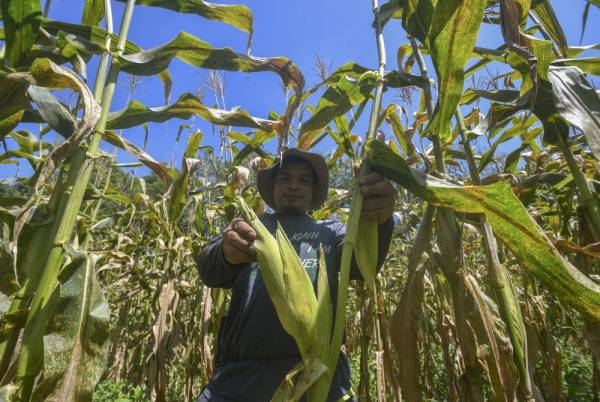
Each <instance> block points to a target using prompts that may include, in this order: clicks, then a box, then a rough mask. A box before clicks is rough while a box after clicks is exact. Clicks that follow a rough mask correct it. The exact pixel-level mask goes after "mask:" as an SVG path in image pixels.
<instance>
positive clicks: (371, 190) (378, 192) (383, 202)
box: [358, 172, 395, 223]
mask: <svg viewBox="0 0 600 402" xmlns="http://www.w3.org/2000/svg"><path fill="white" fill-rule="evenodd" d="M358 183H359V185H360V192H361V193H362V195H363V197H364V202H363V207H362V216H363V217H365V218H366V219H377V222H379V223H382V222H385V221H387V220H388V219H389V218H390V217H391V216H392V214H393V213H394V194H395V191H394V186H392V183H390V182H389V180H387V179H385V178H384V177H383V176H382V175H380V174H379V173H377V172H370V173H367V174H366V175H364V176H363V177H361V178H360V179H359V181H358Z"/></svg>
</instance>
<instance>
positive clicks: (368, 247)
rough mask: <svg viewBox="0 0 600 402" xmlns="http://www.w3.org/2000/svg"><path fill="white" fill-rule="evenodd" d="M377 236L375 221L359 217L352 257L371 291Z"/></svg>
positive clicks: (373, 282) (375, 266) (375, 267)
mask: <svg viewBox="0 0 600 402" xmlns="http://www.w3.org/2000/svg"><path fill="white" fill-rule="evenodd" d="M377 237H378V233H377V221H376V220H374V219H361V220H360V223H359V224H358V236H357V238H356V246H355V247H354V257H355V258H356V264H357V265H358V269H359V271H360V273H361V275H362V276H363V278H364V280H365V282H366V284H367V286H368V287H369V289H370V290H371V291H373V290H374V289H375V274H376V273H377V272H376V271H377V258H378V256H377V253H378V249H377V242H378V239H377Z"/></svg>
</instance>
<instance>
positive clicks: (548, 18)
mask: <svg viewBox="0 0 600 402" xmlns="http://www.w3.org/2000/svg"><path fill="white" fill-rule="evenodd" d="M531 11H532V12H533V14H534V15H535V16H536V17H537V18H538V20H539V21H540V23H541V24H542V26H543V27H544V30H545V31H546V32H547V33H548V35H550V37H551V38H552V40H553V41H554V43H556V44H557V46H558V48H559V49H560V50H561V52H562V54H563V55H564V56H566V55H567V54H568V53H569V44H568V43H567V37H566V36H565V33H564V31H563V29H562V27H561V26H560V22H559V21H558V18H557V16H556V13H555V12H554V8H552V4H551V3H550V0H534V1H533V2H532V4H531Z"/></svg>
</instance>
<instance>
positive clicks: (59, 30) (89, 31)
mask: <svg viewBox="0 0 600 402" xmlns="http://www.w3.org/2000/svg"><path fill="white" fill-rule="evenodd" d="M42 27H43V28H44V29H45V30H46V31H48V32H49V33H50V34H52V35H55V36H56V37H57V38H58V39H60V37H61V35H62V36H63V37H64V39H65V41H67V42H69V44H70V45H71V48H75V49H79V50H81V48H83V49H85V52H88V53H93V54H100V53H102V52H104V51H105V43H106V36H107V35H108V33H107V32H106V31H105V30H104V29H102V28H100V27H97V26H84V25H77V24H69V23H67V22H62V21H53V20H50V19H45V20H44V21H43V23H42ZM67 34H70V35H74V36H73V37H70V36H68V35H67ZM111 38H112V39H111V48H110V50H111V52H116V51H117V44H118V43H119V36H118V35H116V34H112V35H111ZM141 51H142V48H140V47H139V46H138V45H136V44H135V43H133V42H131V41H127V42H126V43H125V49H124V53H125V54H133V53H139V52H141ZM158 78H159V79H160V80H161V81H162V83H163V88H164V94H165V102H167V101H168V99H169V98H170V96H171V88H172V86H173V79H172V78H171V75H170V74H169V72H168V71H167V70H164V71H161V72H160V73H159V74H158Z"/></svg>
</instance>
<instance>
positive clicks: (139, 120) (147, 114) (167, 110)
mask: <svg viewBox="0 0 600 402" xmlns="http://www.w3.org/2000/svg"><path fill="white" fill-rule="evenodd" d="M192 116H198V117H200V118H202V119H204V120H206V121H209V122H211V123H214V124H219V125H226V126H237V127H252V128H258V129H261V130H264V131H273V130H274V129H275V127H276V126H277V122H275V121H271V120H264V119H259V118H256V117H252V116H250V115H249V114H248V112H246V111H243V110H239V109H234V110H231V111H229V110H220V109H213V108H209V107H206V106H204V105H203V104H202V102H201V101H200V99H198V98H197V97H195V96H194V95H192V94H190V93H184V94H183V95H181V96H180V97H179V99H177V101H176V102H175V103H172V104H170V105H166V106H161V107H147V106H145V105H144V104H142V103H141V102H139V101H137V100H134V101H132V102H131V103H129V105H127V108H126V109H124V110H121V111H118V112H113V113H110V114H109V116H108V122H107V128H109V129H114V130H116V129H122V128H130V127H134V126H140V125H142V124H144V123H149V122H155V123H156V122H164V121H167V120H170V119H174V118H178V119H184V120H187V119H189V118H190V117H192Z"/></svg>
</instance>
